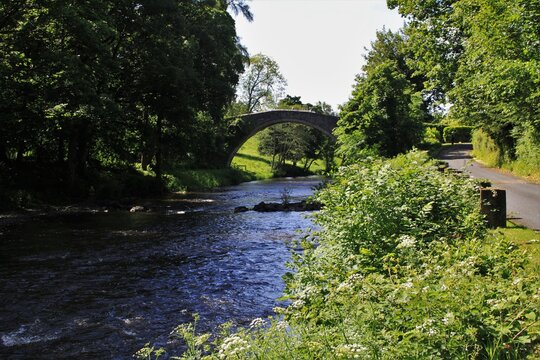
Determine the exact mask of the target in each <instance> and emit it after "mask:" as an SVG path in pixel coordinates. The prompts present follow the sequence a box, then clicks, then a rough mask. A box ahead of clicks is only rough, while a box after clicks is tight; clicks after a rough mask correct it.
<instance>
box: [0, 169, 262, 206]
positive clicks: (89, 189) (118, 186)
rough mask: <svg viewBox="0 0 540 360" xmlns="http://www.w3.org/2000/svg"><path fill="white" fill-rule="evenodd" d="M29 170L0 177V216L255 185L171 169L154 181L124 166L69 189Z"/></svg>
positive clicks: (224, 174)
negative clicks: (6, 212) (13, 212)
mask: <svg viewBox="0 0 540 360" xmlns="http://www.w3.org/2000/svg"><path fill="white" fill-rule="evenodd" d="M32 165H33V164H28V166H25V167H20V168H19V169H18V171H17V172H8V171H5V172H3V173H2V174H1V175H2V178H1V183H0V211H11V210H25V209H47V208H48V207H49V206H53V207H54V206H63V205H72V204H85V205H89V206H91V205H93V204H101V203H107V202H110V201H120V200H129V199H139V198H145V197H154V196H160V195H163V194H166V193H168V192H178V191H196V190H208V189H212V188H215V187H220V186H230V185H236V184H239V183H241V182H245V181H250V180H254V179H256V177H255V176H254V175H253V174H252V173H249V172H247V171H242V170H240V169H235V168H228V169H169V170H168V171H165V172H164V174H163V178H162V180H161V181H158V180H157V178H156V176H155V173H154V172H152V171H142V170H141V169H140V168H139V169H137V168H134V167H131V166H124V167H122V168H110V169H99V170H95V169H94V170H91V171H88V172H87V174H86V175H85V177H84V178H81V179H78V180H77V181H76V182H75V183H74V184H71V185H68V184H67V182H66V180H65V179H66V176H65V174H64V173H65V170H64V169H62V168H57V167H55V166H47V167H37V166H32Z"/></svg>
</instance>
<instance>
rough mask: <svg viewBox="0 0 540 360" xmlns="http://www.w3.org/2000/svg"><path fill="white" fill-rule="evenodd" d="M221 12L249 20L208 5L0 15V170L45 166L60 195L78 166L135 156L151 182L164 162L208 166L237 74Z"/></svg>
mask: <svg viewBox="0 0 540 360" xmlns="http://www.w3.org/2000/svg"><path fill="white" fill-rule="evenodd" d="M233 4H235V5H238V6H240V8H243V9H244V10H249V7H247V5H246V4H245V3H244V1H232V2H222V1H210V0H209V1H202V2H199V1H178V0H157V1H147V0H144V1H139V2H136V3H134V2H132V1H128V0H118V1H97V0H88V1H84V2H77V1H68V2H66V1H59V0H48V1H39V2H38V1H33V0H20V1H13V2H8V3H4V2H3V3H2V4H0V30H1V31H0V112H1V113H2V114H3V116H2V119H1V121H2V126H3V131H2V132H1V133H0V161H4V162H6V161H7V162H9V163H10V164H11V161H12V160H13V159H14V158H17V159H18V163H21V162H24V161H26V160H28V161H30V160H31V161H37V162H40V163H43V164H46V163H52V162H57V163H59V164H61V165H62V166H65V168H66V170H67V171H65V177H66V180H67V183H68V184H72V185H75V183H76V182H77V180H78V179H81V178H84V177H85V176H86V169H87V168H88V167H94V168H98V167H100V166H102V165H106V166H112V165H114V166H126V165H127V164H132V163H133V162H135V161H136V160H137V155H138V154H143V156H142V158H143V164H144V165H145V166H146V165H148V163H149V162H150V161H153V162H154V168H155V170H156V172H157V173H158V174H159V173H160V172H161V170H162V168H163V166H164V163H166V162H168V161H169V162H172V161H176V162H179V161H210V159H211V158H212V156H211V155H210V153H211V152H212V151H218V148H219V147H220V146H221V144H220V140H219V139H220V136H222V135H220V134H221V133H223V127H224V126H225V124H224V122H223V121H221V119H222V117H223V116H222V115H223V113H224V111H225V108H226V106H227V104H228V103H229V102H231V101H232V99H233V98H234V96H235V86H236V84H237V82H238V79H239V73H241V72H242V70H243V59H244V56H243V49H242V47H241V45H240V44H239V42H238V37H237V36H236V31H235V27H234V25H235V24H234V20H233V19H232V17H231V16H230V14H229V13H228V12H227V6H228V5H231V6H232V5H233ZM193 137H202V138H205V140H207V141H204V142H200V143H198V144H194V143H193V142H190V141H189V139H190V138H193ZM10 166H11V165H10Z"/></svg>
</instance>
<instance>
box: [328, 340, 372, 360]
mask: <svg viewBox="0 0 540 360" xmlns="http://www.w3.org/2000/svg"><path fill="white" fill-rule="evenodd" d="M367 350H368V348H367V347H365V346H362V345H359V344H344V345H338V346H336V347H335V348H334V351H335V354H336V356H338V357H345V358H348V359H351V358H352V359H360V358H361V357H362V354H364V353H365V352H366V351H367Z"/></svg>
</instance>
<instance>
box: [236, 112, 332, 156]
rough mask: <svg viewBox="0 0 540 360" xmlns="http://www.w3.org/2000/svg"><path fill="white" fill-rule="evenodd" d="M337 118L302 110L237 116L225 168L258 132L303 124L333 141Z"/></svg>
mask: <svg viewBox="0 0 540 360" xmlns="http://www.w3.org/2000/svg"><path fill="white" fill-rule="evenodd" d="M337 121H338V117H337V116H332V115H323V114H318V113H315V112H312V111H302V110H271V111H263V112H258V113H253V114H246V115H241V116H239V120H238V121H237V122H236V123H234V124H233V125H232V127H231V138H230V140H229V144H228V154H227V166H230V165H231V162H232V160H233V158H234V156H235V155H236V153H237V152H238V150H240V148H241V147H242V145H244V143H245V142H246V141H247V140H248V139H249V138H251V137H252V136H253V135H255V134H256V133H258V132H259V131H261V130H263V129H265V128H267V127H270V126H272V125H276V124H281V123H297V124H304V125H307V126H310V127H313V128H315V129H318V130H320V131H321V132H322V133H323V134H325V135H327V136H328V137H329V138H331V139H333V140H335V136H334V135H333V134H332V130H334V128H335V127H336V125H337Z"/></svg>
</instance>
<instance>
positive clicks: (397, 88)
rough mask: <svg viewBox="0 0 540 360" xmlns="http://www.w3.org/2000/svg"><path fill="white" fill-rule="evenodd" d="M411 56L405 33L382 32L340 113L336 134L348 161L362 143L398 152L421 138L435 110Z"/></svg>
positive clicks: (385, 152) (388, 152) (389, 153)
mask: <svg viewBox="0 0 540 360" xmlns="http://www.w3.org/2000/svg"><path fill="white" fill-rule="evenodd" d="M407 56H408V50H407V48H406V47H405V38H404V36H403V35H402V34H400V33H393V32H391V31H380V32H378V33H377V40H376V41H375V42H373V43H372V49H371V50H370V52H369V53H368V54H367V55H366V61H367V63H366V65H365V66H364V67H363V73H362V74H360V75H358V76H357V78H356V84H355V86H354V90H353V93H352V96H351V98H350V99H349V101H348V102H347V103H346V104H345V105H344V106H343V108H342V109H341V113H340V121H339V123H338V125H339V128H338V130H337V135H338V140H339V142H340V145H341V149H340V151H341V155H342V156H343V157H344V158H346V159H347V161H349V162H352V161H354V159H355V158H356V157H357V153H358V150H359V149H364V148H375V149H376V150H377V151H378V152H379V153H380V154H382V155H384V156H394V155H396V154H399V153H402V152H405V151H407V150H410V149H411V148H412V147H413V146H415V145H418V144H419V143H420V141H421V139H422V135H423V126H422V124H423V122H424V121H426V120H428V119H429V117H430V115H429V113H428V102H427V100H426V99H424V98H423V97H422V92H421V90H422V82H421V79H419V78H418V77H416V76H415V75H414V74H413V72H412V70H411V69H410V68H409V67H408V66H407V62H406V60H407Z"/></svg>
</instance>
